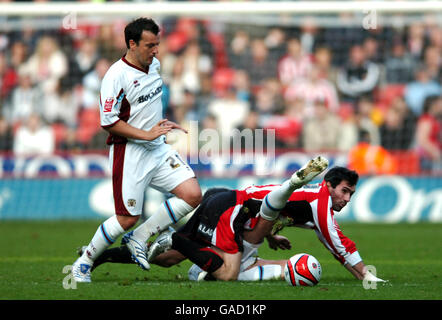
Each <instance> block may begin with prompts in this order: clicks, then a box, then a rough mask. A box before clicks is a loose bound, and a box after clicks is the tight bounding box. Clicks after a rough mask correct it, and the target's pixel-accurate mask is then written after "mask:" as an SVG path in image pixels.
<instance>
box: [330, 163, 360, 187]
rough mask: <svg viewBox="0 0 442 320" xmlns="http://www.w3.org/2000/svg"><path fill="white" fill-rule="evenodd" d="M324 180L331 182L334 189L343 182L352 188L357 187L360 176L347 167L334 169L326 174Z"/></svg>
mask: <svg viewBox="0 0 442 320" xmlns="http://www.w3.org/2000/svg"><path fill="white" fill-rule="evenodd" d="M324 180H325V181H326V182H330V184H331V186H332V187H333V188H336V186H337V185H338V184H340V183H341V181H343V180H345V181H348V183H349V184H350V185H351V186H355V185H356V184H357V183H358V180H359V175H358V173H357V172H356V171H353V170H350V169H347V168H345V167H333V168H331V169H330V170H328V172H327V173H326V174H325V176H324Z"/></svg>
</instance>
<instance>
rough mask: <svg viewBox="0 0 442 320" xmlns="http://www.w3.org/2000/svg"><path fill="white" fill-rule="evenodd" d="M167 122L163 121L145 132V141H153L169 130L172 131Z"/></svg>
mask: <svg viewBox="0 0 442 320" xmlns="http://www.w3.org/2000/svg"><path fill="white" fill-rule="evenodd" d="M168 122H172V121H169V120H167V119H163V120H161V121H160V122H158V123H157V124H156V125H154V126H153V127H152V129H150V130H149V131H147V139H146V140H154V139H156V138H158V137H159V136H162V135H163V134H167V133H168V132H169V131H170V130H172V129H173V126H172V125H171V124H168Z"/></svg>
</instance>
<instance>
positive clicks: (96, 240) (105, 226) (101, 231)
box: [81, 216, 124, 264]
mask: <svg viewBox="0 0 442 320" xmlns="http://www.w3.org/2000/svg"><path fill="white" fill-rule="evenodd" d="M123 233H124V229H123V228H122V227H121V225H120V223H119V222H118V220H117V216H112V217H110V218H109V219H107V220H106V221H104V222H103V223H102V224H101V225H100V226H99V227H98V229H97V231H96V232H95V235H94V236H93V238H92V240H91V242H90V243H89V245H88V246H87V249H86V250H85V251H84V252H83V255H82V256H81V258H82V259H83V260H85V261H86V262H87V263H89V264H92V263H93V262H94V260H95V259H96V258H98V257H99V256H100V255H101V254H102V253H103V251H104V250H106V249H107V248H108V247H109V246H110V245H111V244H113V243H114V242H115V240H116V239H117V238H118V237H119V236H120V235H122V234H123Z"/></svg>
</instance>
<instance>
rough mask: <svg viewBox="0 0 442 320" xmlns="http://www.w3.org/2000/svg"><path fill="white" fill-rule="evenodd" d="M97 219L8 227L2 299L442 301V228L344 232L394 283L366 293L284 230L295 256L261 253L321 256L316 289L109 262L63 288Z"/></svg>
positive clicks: (310, 236) (0, 226) (353, 227)
mask: <svg viewBox="0 0 442 320" xmlns="http://www.w3.org/2000/svg"><path fill="white" fill-rule="evenodd" d="M99 223H100V222H98V221H87V222H72V221H62V222H1V223H0V235H1V249H0V299H1V300H9V299H17V300H22V299H27V300H34V299H38V300H40V299H49V300H53V299H57V300H64V299H69V300H77V299H124V300H134V299H143V300H176V299H180V300H181V299H184V300H188V299H190V300H213V299H227V300H276V299H278V300H279V299H282V300H286V299H326V300H328V299H334V300H336V299H338V300H341V299H345V300H353V299H357V300H371V299H376V300H390V299H398V300H409V299H410V300H411V299H413V300H416V299H419V300H433V299H437V300H440V299H441V298H442V286H441V284H442V282H441V275H440V271H441V270H442V250H441V249H442V247H441V244H442V225H441V224H424V223H422V224H382V225H381V224H357V223H351V224H350V223H342V224H341V228H342V230H343V232H344V234H346V235H347V236H348V237H350V238H351V239H352V240H354V241H355V243H356V245H357V247H358V249H359V252H360V254H361V256H362V258H363V259H364V262H365V263H366V264H367V265H374V266H375V267H376V270H377V275H378V276H379V277H381V278H384V279H388V280H390V282H389V283H388V284H387V285H378V286H377V288H376V289H375V290H366V289H364V288H363V286H362V282H361V281H358V280H356V279H354V278H353V277H352V275H351V274H350V273H349V272H348V271H346V270H345V269H344V268H343V267H342V266H341V265H340V264H339V263H338V262H337V261H336V260H334V258H333V257H332V256H331V254H330V253H329V252H328V250H326V249H325V248H324V247H323V246H322V244H321V243H320V242H319V241H318V240H317V238H316V235H315V233H314V232H313V231H310V230H303V229H298V228H296V229H295V228H290V229H285V230H284V232H283V234H284V235H286V236H288V237H289V238H290V239H291V241H292V245H293V249H292V250H291V251H290V252H287V251H273V250H270V249H268V248H267V245H266V244H265V245H263V247H262V249H260V255H261V257H263V258H268V259H281V258H287V257H288V256H291V255H293V254H295V253H299V252H307V253H310V254H312V255H314V256H315V257H316V258H317V259H318V260H319V262H320V263H321V265H322V269H323V274H322V279H321V281H320V283H319V284H318V285H317V286H315V287H311V288H310V287H309V288H293V287H290V286H288V285H287V284H286V283H285V282H284V281H264V282H219V281H218V282H200V283H195V282H191V281H188V280H187V270H188V268H189V266H190V263H189V262H187V261H186V262H183V263H182V264H181V265H178V266H174V267H172V268H168V269H165V268H161V267H158V266H152V269H151V270H150V271H149V272H146V271H142V270H141V269H139V268H138V267H137V266H135V265H117V264H106V265H102V266H101V267H99V268H98V269H97V270H96V271H95V272H94V273H93V283H91V284H78V285H77V289H75V290H74V289H69V290H66V289H64V288H63V279H64V278H65V277H66V276H67V274H64V273H63V272H62V270H63V267H64V266H66V265H70V264H72V263H73V262H74V261H75V259H76V254H75V249H76V248H77V247H78V246H80V245H82V244H86V243H87V242H88V241H89V239H90V238H91V237H92V235H93V234H94V232H95V230H96V228H97V226H98V225H99Z"/></svg>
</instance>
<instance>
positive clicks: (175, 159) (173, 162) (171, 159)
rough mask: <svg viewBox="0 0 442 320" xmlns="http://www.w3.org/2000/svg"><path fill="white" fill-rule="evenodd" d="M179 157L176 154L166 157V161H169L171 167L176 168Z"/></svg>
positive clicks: (178, 164)
mask: <svg viewBox="0 0 442 320" xmlns="http://www.w3.org/2000/svg"><path fill="white" fill-rule="evenodd" d="M179 160H180V159H179V158H178V157H177V156H174V157H173V156H170V157H169V158H167V159H166V161H169V164H170V166H171V167H172V169H176V168H178V167H179V166H180V165H181V164H180V163H178V161H179Z"/></svg>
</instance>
